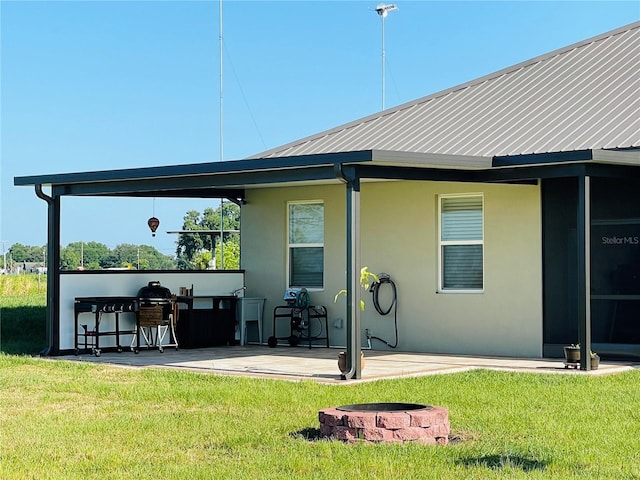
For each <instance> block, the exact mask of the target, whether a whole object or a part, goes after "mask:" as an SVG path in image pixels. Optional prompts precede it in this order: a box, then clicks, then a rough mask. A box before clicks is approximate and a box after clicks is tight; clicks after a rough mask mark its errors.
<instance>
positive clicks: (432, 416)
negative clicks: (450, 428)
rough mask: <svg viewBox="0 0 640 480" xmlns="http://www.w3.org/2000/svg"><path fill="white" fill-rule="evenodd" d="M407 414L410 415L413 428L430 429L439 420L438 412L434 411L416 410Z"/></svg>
mask: <svg viewBox="0 0 640 480" xmlns="http://www.w3.org/2000/svg"><path fill="white" fill-rule="evenodd" d="M407 413H409V418H410V419H411V426H412V427H429V426H431V425H433V424H435V423H436V421H437V419H438V412H437V411H436V412H434V411H433V410H416V411H413V412H407Z"/></svg>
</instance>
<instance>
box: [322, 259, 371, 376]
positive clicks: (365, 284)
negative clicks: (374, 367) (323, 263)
mask: <svg viewBox="0 0 640 480" xmlns="http://www.w3.org/2000/svg"><path fill="white" fill-rule="evenodd" d="M379 281H380V279H379V278H378V275H376V274H375V273H373V272H370V271H369V267H362V268H361V269H360V286H361V287H362V289H363V290H364V291H365V292H366V291H368V290H369V287H370V286H371V284H372V283H373V282H379ZM346 294H347V291H346V290H345V289H342V290H340V291H339V292H338V293H336V296H335V298H334V299H333V301H334V303H335V302H337V301H338V298H339V297H340V296H341V295H346ZM360 310H363V311H364V300H362V299H360ZM360 362H361V363H360V368H361V369H364V352H362V351H360ZM338 368H339V369H340V372H341V373H345V372H346V371H347V354H346V352H340V353H338Z"/></svg>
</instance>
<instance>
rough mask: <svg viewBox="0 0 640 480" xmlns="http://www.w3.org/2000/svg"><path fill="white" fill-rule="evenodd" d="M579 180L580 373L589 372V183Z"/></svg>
mask: <svg viewBox="0 0 640 480" xmlns="http://www.w3.org/2000/svg"><path fill="white" fill-rule="evenodd" d="M590 180H591V179H590V177H589V176H587V175H584V174H583V175H581V176H580V177H578V218H577V228H576V230H577V256H578V272H577V282H578V299H577V300H578V338H579V340H580V370H591V205H590V204H591V181H590Z"/></svg>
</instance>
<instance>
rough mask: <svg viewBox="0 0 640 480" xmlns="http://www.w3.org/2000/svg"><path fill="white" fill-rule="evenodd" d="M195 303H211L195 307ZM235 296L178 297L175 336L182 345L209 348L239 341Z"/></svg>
mask: <svg viewBox="0 0 640 480" xmlns="http://www.w3.org/2000/svg"><path fill="white" fill-rule="evenodd" d="M194 300H196V303H198V304H200V303H202V304H208V305H207V306H206V307H201V305H197V306H194ZM236 302H237V298H236V297H228V296H198V297H182V296H181V297H178V303H182V304H184V305H186V308H182V309H180V315H179V317H178V323H177V325H176V336H177V337H178V344H179V345H180V348H206V347H219V346H222V345H235V343H236V339H235V337H236V335H235V332H236V321H237V320H236Z"/></svg>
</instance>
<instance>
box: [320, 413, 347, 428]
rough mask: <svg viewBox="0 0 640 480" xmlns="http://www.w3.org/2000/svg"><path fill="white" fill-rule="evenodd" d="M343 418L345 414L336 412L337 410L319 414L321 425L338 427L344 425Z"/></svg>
mask: <svg viewBox="0 0 640 480" xmlns="http://www.w3.org/2000/svg"><path fill="white" fill-rule="evenodd" d="M343 417H344V412H341V411H340V410H336V409H335V408H327V409H325V410H320V413H318V419H319V420H320V423H321V424H323V425H329V426H331V427H334V426H336V425H344V423H343V420H342V418H343Z"/></svg>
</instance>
